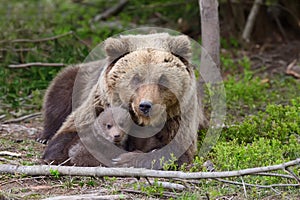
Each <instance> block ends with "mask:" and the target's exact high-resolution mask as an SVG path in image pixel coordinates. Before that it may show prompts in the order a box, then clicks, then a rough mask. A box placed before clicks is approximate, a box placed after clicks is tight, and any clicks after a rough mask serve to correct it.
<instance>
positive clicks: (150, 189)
mask: <svg viewBox="0 0 300 200" xmlns="http://www.w3.org/2000/svg"><path fill="white" fill-rule="evenodd" d="M139 186H140V190H141V191H142V192H145V193H146V194H147V195H148V196H152V195H160V196H161V197H162V196H163V192H164V187H163V186H162V184H161V183H159V182H158V180H157V179H156V178H155V179H154V181H153V184H152V185H144V184H140V185H139Z"/></svg>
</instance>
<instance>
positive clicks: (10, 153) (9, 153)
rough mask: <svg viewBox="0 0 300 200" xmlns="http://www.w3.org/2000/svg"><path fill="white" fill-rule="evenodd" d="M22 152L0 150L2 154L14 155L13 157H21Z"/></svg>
mask: <svg viewBox="0 0 300 200" xmlns="http://www.w3.org/2000/svg"><path fill="white" fill-rule="evenodd" d="M21 155H22V154H20V153H14V152H10V151H0V156H12V157H21Z"/></svg>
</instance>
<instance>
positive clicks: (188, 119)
mask: <svg viewBox="0 0 300 200" xmlns="http://www.w3.org/2000/svg"><path fill="white" fill-rule="evenodd" d="M105 49H106V53H107V63H106V64H105V65H104V70H103V71H102V73H101V75H100V76H98V77H94V78H92V79H91V80H92V81H94V82H96V81H98V82H97V83H96V84H95V85H94V87H93V88H92V89H91V90H90V91H89V96H88V97H87V98H86V100H85V101H83V102H82V104H81V105H79V104H78V105H79V107H78V108H77V109H76V110H74V111H73V112H72V113H71V114H70V115H69V116H68V118H67V119H66V121H65V123H64V124H63V125H62V127H61V128H60V129H59V130H58V131H57V133H56V134H55V136H54V137H53V138H52V140H51V141H50V143H49V145H48V146H47V148H46V149H45V152H44V155H43V158H44V160H45V161H55V162H56V163H60V162H63V161H64V160H66V159H68V157H69V155H68V151H69V149H70V147H72V145H74V144H77V142H76V141H78V134H77V133H78V132H80V130H81V128H82V127H84V126H86V125H89V124H92V123H93V122H94V121H95V119H96V116H97V115H99V114H100V113H101V112H102V111H103V110H104V109H105V108H106V107H107V106H108V105H110V106H121V105H122V106H125V107H127V108H128V109H129V111H130V114H131V117H132V119H133V120H134V121H135V122H136V123H137V124H138V125H141V126H144V127H156V126H159V125H160V124H161V123H162V122H164V123H165V124H164V126H163V128H162V129H161V130H160V131H159V132H158V133H157V134H155V135H153V136H151V137H148V138H137V137H134V136H129V137H128V144H129V147H128V149H129V150H130V151H135V152H128V153H124V154H121V155H119V156H118V157H117V158H116V159H115V160H114V164H115V165H116V166H133V167H145V168H154V169H161V168H162V166H161V164H162V163H163V162H162V163H160V162H159V161H160V160H161V159H162V158H164V159H165V161H167V160H168V159H170V158H171V155H170V153H174V154H175V155H179V156H180V155H181V156H180V157H179V158H178V163H179V164H182V163H190V162H191V161H192V159H193V157H194V155H195V152H196V149H197V130H198V125H199V124H200V125H203V124H204V123H205V118H204V115H203V111H202V108H201V107H200V106H199V103H198V97H197V90H196V80H195V76H194V73H193V68H192V67H191V66H190V65H189V57H190V43H189V40H188V38H187V37H185V36H169V35H168V34H150V35H136V36H123V37H120V38H113V39H108V40H106V42H105ZM100 68H101V67H100ZM99 71H100V69H99ZM95 80H96V81H95ZM88 82H89V81H88ZM83 90H84V89H83ZM142 99H147V100H149V101H151V102H152V103H153V105H154V106H153V109H152V111H151V113H150V116H144V115H142V114H141V113H140V111H139V109H138V104H139V102H140V101H141V100H142ZM81 134H82V133H81ZM83 134H87V135H88V134H89V133H83ZM141 134H143V133H141ZM74 141H75V142H74ZM139 151H142V152H145V153H140V152H139ZM147 152H148V153H147ZM181 153H183V154H181Z"/></svg>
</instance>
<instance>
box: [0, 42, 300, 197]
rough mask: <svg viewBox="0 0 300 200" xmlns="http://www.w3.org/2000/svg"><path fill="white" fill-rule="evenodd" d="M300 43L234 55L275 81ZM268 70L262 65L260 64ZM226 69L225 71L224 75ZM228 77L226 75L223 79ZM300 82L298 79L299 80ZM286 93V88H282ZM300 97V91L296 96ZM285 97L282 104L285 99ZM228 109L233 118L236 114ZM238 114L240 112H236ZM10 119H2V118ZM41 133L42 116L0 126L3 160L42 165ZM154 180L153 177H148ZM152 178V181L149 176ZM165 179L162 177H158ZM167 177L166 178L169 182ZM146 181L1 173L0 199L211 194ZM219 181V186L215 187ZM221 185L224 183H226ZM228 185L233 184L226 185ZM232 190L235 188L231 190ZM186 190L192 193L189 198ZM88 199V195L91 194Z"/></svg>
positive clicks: (230, 194) (240, 193)
mask: <svg viewBox="0 0 300 200" xmlns="http://www.w3.org/2000/svg"><path fill="white" fill-rule="evenodd" d="M299 49H300V42H299V41H294V42H292V43H290V44H281V45H265V46H262V47H259V48H258V47H257V48H256V47H254V48H253V49H251V50H250V51H238V53H237V54H236V53H235V56H247V57H249V58H250V60H251V63H252V66H251V69H252V70H254V71H256V75H259V76H262V77H263V78H264V79H263V80H266V81H271V80H272V79H275V78H276V77H277V76H275V75H276V74H281V75H283V76H288V75H285V73H286V69H287V66H288V65H289V64H290V63H292V62H293V60H294V59H295V56H294V55H296V54H297V53H298V59H299V57H300V52H299ZM262 65H263V66H264V68H259V67H260V66H262ZM295 70H296V71H297V69H295ZM226 73H227V72H226V71H225V72H224V74H225V75H226ZM225 79H226V77H225ZM297 83H298V84H299V80H298V82H297ZM278 90H280V91H282V97H284V96H285V88H278ZM296 96H299V93H298V95H296ZM285 101H286V99H284V98H282V102H280V103H283V104H284V103H286V102H285ZM229 113H230V114H231V115H233V116H234V113H231V112H230V110H229ZM236 117H237V118H238V116H236ZM5 120H8V119H2V122H4V121H5ZM41 131H42V117H41V116H38V117H35V118H33V119H29V120H25V121H21V122H17V123H7V124H5V123H1V124H0V144H1V146H0V152H4V151H5V152H12V153H17V155H5V153H4V154H3V155H0V164H13V165H39V164H40V158H41V154H42V152H43V149H44V148H45V145H43V144H40V143H38V142H36V141H35V138H36V137H37V135H38V133H40V132H41ZM149 179H150V178H149ZM150 180H154V179H150ZM159 180H160V181H164V179H159ZM166 181H168V180H166ZM147 183H148V181H147V180H146V179H145V178H141V179H139V180H138V179H137V178H114V177H104V178H97V177H78V176H75V177H74V176H61V177H55V176H51V177H48V176H32V177H31V176H25V175H22V174H0V200H6V199H42V198H47V197H53V196H65V195H79V194H95V193H96V194H97V195H100V196H103V197H101V198H100V197H99V198H98V199H138V198H140V199H164V198H174V199H175V198H176V197H178V196H180V198H181V199H209V194H205V193H203V192H201V190H202V188H201V187H200V186H196V185H193V187H191V188H189V187H188V188H186V190H185V191H181V190H169V189H166V188H164V189H163V190H160V187H156V189H153V188H152V189H151V188H147V186H146V185H147ZM206 183H207V184H212V185H214V181H213V180H206ZM219 186H220V185H218V184H216V186H215V187H219ZM222 187H223V186H222ZM228 187H229V186H228ZM228 191H231V192H228ZM228 191H227V193H226V194H225V195H222V196H218V197H215V199H232V200H233V199H245V195H244V191H243V189H242V188H241V187H240V188H239V189H238V190H236V188H235V189H232V190H228ZM184 193H188V194H192V195H191V196H189V195H187V196H185V194H184ZM282 198H287V199H300V196H299V193H298V194H297V193H292V194H287V196H285V197H283V196H282V195H279V196H278V195H277V194H276V193H273V194H270V195H269V196H265V197H264V198H262V199H282ZM87 199H88V198H87Z"/></svg>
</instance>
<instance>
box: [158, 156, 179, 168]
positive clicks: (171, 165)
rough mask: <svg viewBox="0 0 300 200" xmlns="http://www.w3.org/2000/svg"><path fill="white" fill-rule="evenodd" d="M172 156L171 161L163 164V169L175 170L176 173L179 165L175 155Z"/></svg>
mask: <svg viewBox="0 0 300 200" xmlns="http://www.w3.org/2000/svg"><path fill="white" fill-rule="evenodd" d="M170 156H171V159H170V160H168V161H166V162H163V161H162V163H163V169H164V170H166V171H167V170H174V171H176V170H177V169H178V164H177V162H176V161H177V158H176V157H175V155H174V154H173V153H171V154H170Z"/></svg>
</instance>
